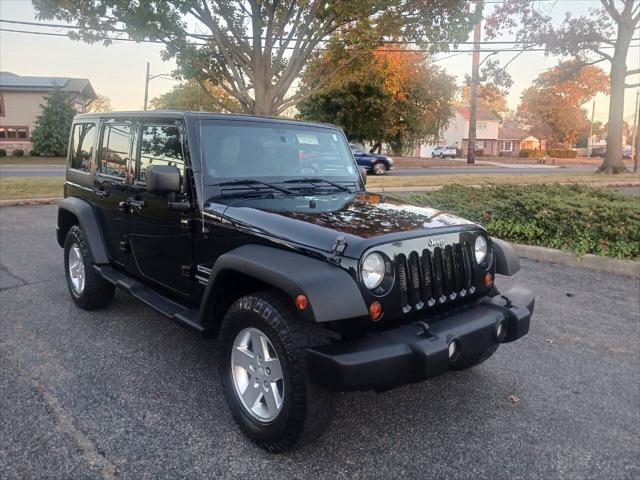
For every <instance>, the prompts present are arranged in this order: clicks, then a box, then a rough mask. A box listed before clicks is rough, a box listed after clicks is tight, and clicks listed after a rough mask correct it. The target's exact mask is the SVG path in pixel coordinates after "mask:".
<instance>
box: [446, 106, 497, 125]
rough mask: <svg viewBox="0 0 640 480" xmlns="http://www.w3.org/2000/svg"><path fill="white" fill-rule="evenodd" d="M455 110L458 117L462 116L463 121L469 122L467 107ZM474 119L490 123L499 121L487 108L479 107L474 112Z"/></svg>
mask: <svg viewBox="0 0 640 480" xmlns="http://www.w3.org/2000/svg"><path fill="white" fill-rule="evenodd" d="M456 110H457V111H458V113H459V114H460V115H462V118H464V119H465V120H469V109H468V108H467V107H456ZM476 119H477V120H483V121H490V122H499V121H500V118H498V116H497V115H496V114H495V113H493V112H492V111H491V110H489V109H488V108H485V107H481V106H479V107H478V108H477V110H476Z"/></svg>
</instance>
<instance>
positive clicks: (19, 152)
mask: <svg viewBox="0 0 640 480" xmlns="http://www.w3.org/2000/svg"><path fill="white" fill-rule="evenodd" d="M11 155H13V156H14V157H23V156H24V150H22V149H21V148H16V149H14V150H13V152H11Z"/></svg>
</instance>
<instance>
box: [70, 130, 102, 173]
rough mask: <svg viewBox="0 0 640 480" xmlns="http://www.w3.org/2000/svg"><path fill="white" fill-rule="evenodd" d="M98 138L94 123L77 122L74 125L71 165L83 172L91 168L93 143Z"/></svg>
mask: <svg viewBox="0 0 640 480" xmlns="http://www.w3.org/2000/svg"><path fill="white" fill-rule="evenodd" d="M95 139H96V125H95V124H94V123H77V124H75V125H74V126H73V135H72V137H71V152H70V161H69V167H70V168H73V169H74V170H80V171H81V172H88V171H90V170H91V157H93V144H94V142H95Z"/></svg>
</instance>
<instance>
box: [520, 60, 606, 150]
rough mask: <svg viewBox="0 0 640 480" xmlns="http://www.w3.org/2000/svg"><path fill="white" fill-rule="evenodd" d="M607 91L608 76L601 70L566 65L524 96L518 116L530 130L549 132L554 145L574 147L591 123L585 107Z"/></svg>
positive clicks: (548, 73) (536, 82)
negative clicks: (598, 94) (597, 95)
mask: <svg viewBox="0 0 640 480" xmlns="http://www.w3.org/2000/svg"><path fill="white" fill-rule="evenodd" d="M608 91H609V76H608V75H607V74H606V73H605V72H604V71H603V70H602V69H601V68H599V67H596V66H594V65H588V66H582V65H580V64H578V63H576V62H574V61H568V62H563V63H560V64H559V65H557V66H555V67H553V68H551V69H549V70H547V71H545V72H543V73H541V74H540V75H539V76H538V78H536V79H535V80H534V81H533V85H531V87H529V88H527V89H526V90H525V91H524V92H523V93H522V97H521V103H520V106H519V107H518V114H519V115H520V116H521V118H522V119H523V120H524V122H525V123H526V124H527V125H528V126H529V127H530V128H531V129H534V130H539V131H547V132H548V133H549V134H550V136H551V138H550V139H549V140H551V142H552V143H555V144H558V145H563V146H565V147H571V146H573V145H574V143H575V141H576V139H577V137H578V136H579V135H580V132H581V131H583V130H584V129H585V128H586V125H587V122H588V120H587V115H586V112H585V111H584V110H583V109H582V107H583V106H584V105H585V104H586V103H587V102H588V101H589V100H591V99H592V98H593V97H594V96H595V95H596V94H597V93H599V92H601V93H608Z"/></svg>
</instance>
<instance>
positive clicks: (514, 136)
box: [498, 127, 531, 140]
mask: <svg viewBox="0 0 640 480" xmlns="http://www.w3.org/2000/svg"><path fill="white" fill-rule="evenodd" d="M530 136H531V135H529V132H527V131H526V130H522V129H521V128H513V127H499V128H498V140H524V139H525V138H527V137H530Z"/></svg>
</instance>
